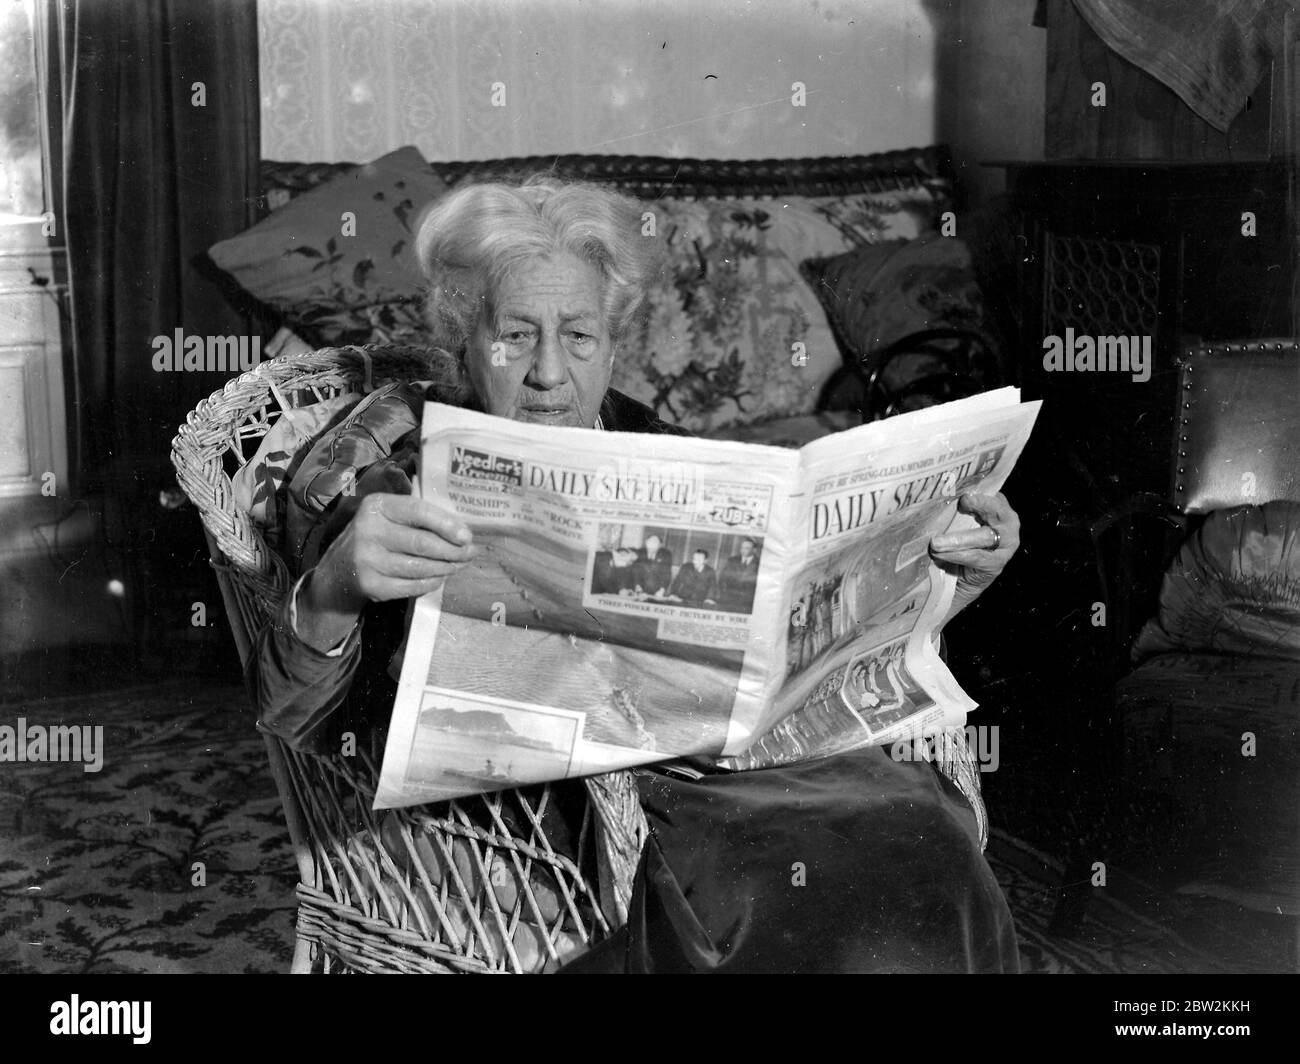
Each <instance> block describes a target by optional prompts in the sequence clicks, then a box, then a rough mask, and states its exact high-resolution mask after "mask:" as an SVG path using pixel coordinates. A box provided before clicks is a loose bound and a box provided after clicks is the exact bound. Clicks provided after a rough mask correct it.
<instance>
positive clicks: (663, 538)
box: [585, 522, 763, 615]
mask: <svg viewBox="0 0 1300 1064" xmlns="http://www.w3.org/2000/svg"><path fill="white" fill-rule="evenodd" d="M762 549H763V537H762V536H757V535H736V534H734V533H726V532H718V531H714V530H710V529H704V528H684V529H679V528H672V527H661V526H652V525H642V524H632V523H628V522H618V523H613V522H602V523H600V524H598V525H597V526H596V549H595V551H594V552H593V554H592V557H591V573H590V579H589V583H588V587H589V589H590V597H589V598H588V599H587V601H586V603H585V604H586V605H589V606H592V605H608V606H610V607H611V608H620V607H622V606H623V605H625V604H626V602H628V601H631V602H646V603H651V604H653V605H659V606H673V607H681V608H685V609H694V610H701V609H703V610H719V611H722V612H725V613H732V614H745V615H748V614H749V613H750V612H751V611H752V610H753V608H754V590H755V588H756V587H757V586H758V569H759V564H760V561H761V556H762ZM620 600H622V601H620Z"/></svg>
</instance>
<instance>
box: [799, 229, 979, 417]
mask: <svg viewBox="0 0 1300 1064" xmlns="http://www.w3.org/2000/svg"><path fill="white" fill-rule="evenodd" d="M802 272H803V275H804V277H805V278H807V280H808V283H809V284H810V285H811V286H812V288H813V290H814V291H815V292H816V293H817V295H818V296H820V297H821V301H822V305H823V306H824V307H825V308H826V312H827V314H828V315H829V317H830V321H831V325H832V327H833V329H834V330H835V334H836V336H837V337H838V338H839V339H840V341H841V343H842V344H843V347H844V349H845V353H846V355H847V357H849V358H856V359H860V360H862V361H863V362H865V363H866V364H868V365H870V364H871V361H872V354H873V353H874V352H876V351H880V350H883V349H884V348H886V347H888V346H889V345H890V344H892V343H894V342H895V341H897V340H901V339H903V338H904V337H906V336H910V335H912V334H913V333H918V332H922V331H924V330H927V329H935V328H941V327H957V328H964V329H971V330H975V331H982V330H984V329H985V328H986V326H987V321H986V315H985V310H984V301H983V297H982V295H981V293H980V288H979V284H978V283H977V281H976V279H975V274H974V272H973V271H972V269H971V257H970V250H969V249H968V248H967V247H966V245H965V244H964V243H963V242H962V241H960V240H958V239H957V238H955V237H945V236H941V235H940V234H938V233H937V232H933V231H931V232H928V233H925V234H923V235H922V236H920V237H918V238H916V239H910V240H890V241H887V242H884V243H878V244H874V245H872V246H869V247H861V248H858V249H856V250H855V251H852V252H849V253H847V254H843V255H837V256H835V257H833V258H829V259H816V258H814V259H808V260H807V261H805V262H804V263H803V264H802ZM943 368H944V363H943V359H942V358H941V357H939V356H938V355H934V354H926V353H921V352H918V353H916V354H907V355H900V356H899V357H898V358H897V359H895V360H893V361H891V362H890V364H889V368H888V369H886V370H885V373H884V380H883V383H884V385H885V387H886V388H888V389H889V390H891V391H894V390H896V389H899V388H901V387H903V386H905V385H906V384H907V383H908V382H909V381H912V380H916V379H918V378H920V377H922V376H925V375H926V374H929V373H934V372H938V371H940V370H942V369H943Z"/></svg>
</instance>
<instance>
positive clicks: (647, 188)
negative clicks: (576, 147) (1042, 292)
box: [205, 147, 1002, 445]
mask: <svg viewBox="0 0 1300 1064" xmlns="http://www.w3.org/2000/svg"><path fill="white" fill-rule="evenodd" d="M542 171H545V172H552V173H556V174H559V175H561V176H565V177H569V178H576V179H580V180H585V181H591V182H595V183H598V184H602V185H606V186H612V187H614V188H617V189H619V190H620V191H622V192H624V193H626V194H629V195H632V196H634V197H636V198H638V199H640V200H641V201H643V203H644V204H645V207H646V210H645V212H644V213H643V216H642V217H643V223H644V225H643V232H646V233H647V234H649V233H654V234H655V235H657V236H660V237H661V238H663V239H664V241H665V243H666V245H667V248H668V265H667V268H666V270H665V275H664V277H663V278H662V280H661V282H660V283H659V284H658V285H656V286H655V287H654V289H653V291H652V292H651V295H650V299H649V308H648V314H647V315H646V320H645V321H644V323H643V325H642V326H641V331H640V333H639V334H638V335H636V336H635V337H633V341H632V342H631V343H630V344H629V345H628V347H627V349H626V353H625V354H624V356H623V357H621V358H620V360H619V362H618V363H617V365H616V367H615V372H614V378H613V380H612V385H613V387H615V388H618V389H619V390H620V391H623V392H625V393H626V394H628V395H631V396H632V397H633V398H636V399H639V400H641V401H643V402H646V403H648V404H649V405H650V406H651V407H652V408H654V409H655V410H656V412H657V413H659V414H660V415H661V416H663V417H664V418H665V419H667V420H670V421H673V422H675V423H677V424H680V425H682V426H684V427H686V428H688V429H690V430H692V431H695V432H697V433H700V434H703V435H708V436H713V437H718V438H730V439H745V440H752V441H755V442H765V443H775V444H786V445H798V444H802V443H804V442H807V441H808V440H810V439H813V438H816V437H817V436H819V435H823V434H825V433H827V432H831V431H835V430H837V429H842V428H845V427H847V426H849V425H850V424H856V423H858V422H860V421H861V420H863V419H864V418H873V417H878V416H883V414H884V413H886V412H888V413H893V412H897V411H898V410H903V409H911V408H914V407H916V406H923V405H928V404H929V403H933V402H940V401H944V400H947V399H950V398H956V397H959V396H961V395H966V394H972V393H973V392H976V391H980V390H984V389H987V388H990V387H994V386H996V385H998V384H1000V383H1002V380H1001V378H1002V374H1001V367H1000V352H999V348H998V344H997V342H996V340H995V338H994V336H993V330H992V329H991V328H990V326H989V324H988V320H987V318H988V316H987V315H986V313H985V309H984V302H983V300H982V298H981V295H980V291H979V286H978V284H977V283H976V280H975V276H974V273H973V271H972V265H971V257H970V251H969V250H968V248H967V246H966V244H965V243H963V241H962V240H961V239H960V238H958V237H956V236H954V235H950V234H951V233H952V230H953V223H952V220H951V219H952V218H953V217H954V216H953V215H949V214H946V213H945V212H949V211H951V210H952V209H953V206H954V205H953V196H952V181H951V177H950V173H949V164H948V156H947V152H946V150H944V149H943V148H939V147H930V148H924V149H912V150H907V151H898V152H889V153H881V154H876V155H866V156H856V157H828V158H812V159H775V160H774V159H766V160H750V161H730V160H696V159H666V158H655V157H639V156H558V157H533V158H519V159H501V160H488V161H484V162H453V163H430V162H427V161H426V160H425V159H424V158H423V156H421V154H420V153H419V151H418V150H417V149H415V148H413V147H405V148H401V149H399V150H397V151H394V152H390V153H389V154H387V155H385V156H383V157H382V158H380V159H377V160H374V161H373V162H370V163H367V164H364V165H357V164H351V163H282V162H272V161H267V162H264V163H263V164H262V168H261V172H262V180H263V189H262V206H263V215H264V216H263V218H262V220H261V221H259V222H258V223H257V225H255V226H254V227H252V228H251V229H249V230H247V231H246V232H244V233H240V234H237V235H234V236H232V237H231V238H230V239H227V240H224V241H222V242H221V243H219V244H217V245H215V246H214V247H213V248H211V249H210V252H209V258H208V261H207V262H206V264H205V268H206V269H207V270H208V272H209V273H210V274H211V275H212V276H214V277H215V278H217V279H218V280H219V282H220V283H221V284H223V286H225V287H226V289H227V291H228V292H229V294H230V296H231V298H232V299H233V300H234V301H236V302H237V303H239V304H240V305H241V306H243V307H244V309H246V310H248V311H249V312H250V313H251V314H252V315H253V316H254V317H255V319H256V320H257V321H258V322H259V323H261V325H262V328H263V333H264V335H271V334H272V333H274V334H275V335H274V337H273V339H272V340H271V341H270V342H269V343H267V344H265V345H264V352H263V353H264V355H265V356H273V355H275V354H278V353H282V352H285V351H296V352H301V351H305V350H310V349H315V348H321V347H333V346H339V345H344V344H364V343H396V344H413V345H416V346H419V345H420V344H421V343H422V341H423V339H424V337H425V326H424V319H423V311H422V300H423V289H422V281H421V277H420V273H419V270H418V268H417V266H416V263H415V258H414V254H413V249H412V242H413V237H414V232H415V230H416V229H417V228H418V221H419V216H420V213H421V211H422V210H423V209H424V208H425V207H426V206H427V205H428V204H430V203H432V202H433V201H434V200H436V199H437V197H438V196H439V195H441V194H442V193H443V192H445V191H446V190H448V189H451V188H454V187H456V186H458V185H460V184H463V183H465V182H469V181H475V180H485V179H492V178H505V179H510V178H520V177H523V176H526V175H529V174H534V173H537V172H542ZM944 220H947V224H943V222H944ZM941 230H942V231H941ZM913 338H915V339H913Z"/></svg>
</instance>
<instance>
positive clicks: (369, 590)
mask: <svg viewBox="0 0 1300 1064" xmlns="http://www.w3.org/2000/svg"><path fill="white" fill-rule="evenodd" d="M481 552H482V548H481V547H477V546H475V545H474V542H473V535H472V533H471V532H470V530H469V529H468V528H467V527H466V526H465V524H464V523H463V522H462V521H461V520H460V519H459V518H458V517H456V515H455V514H453V513H451V512H450V511H448V510H445V509H443V508H442V507H441V506H438V505H436V504H435V503H433V502H430V501H429V500H427V499H421V498H416V497H415V496H412V495H405V494H394V493H389V492H374V493H371V494H367V495H365V496H364V497H363V498H361V499H359V500H358V504H357V507H356V512H355V513H354V514H353V516H352V518H351V520H349V521H348V522H347V524H346V525H345V527H344V528H343V530H342V531H341V532H340V533H339V534H338V536H337V538H335V540H334V542H333V543H331V544H330V546H329V549H328V550H326V551H325V553H324V555H322V556H321V559H320V561H319V562H318V563H317V565H316V567H315V568H314V569H313V570H312V571H311V575H310V576H309V577H308V579H307V580H306V581H304V584H303V587H302V590H301V592H300V594H299V599H298V633H299V636H300V638H302V639H303V640H304V641H305V642H306V643H307V644H308V645H310V646H314V647H316V648H317V649H320V650H327V649H329V648H330V647H333V646H335V645H336V644H338V643H339V642H340V641H341V640H342V639H343V638H344V637H346V636H347V634H348V633H349V632H350V631H351V630H352V628H353V627H354V626H355V624H356V622H357V618H358V617H360V615H361V610H362V608H363V607H364V606H365V604H366V603H367V602H385V601H388V600H390V599H405V598H415V597H418V596H420V595H425V594H428V593H429V592H430V591H434V590H436V589H437V588H439V587H441V586H442V582H443V581H444V580H446V579H447V577H448V576H450V575H451V574H452V573H454V572H456V571H457V570H458V569H460V568H461V567H463V566H464V565H466V564H467V563H468V562H470V561H472V560H473V559H474V558H476V557H478V555H479V554H480V553H481Z"/></svg>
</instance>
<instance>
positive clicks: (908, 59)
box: [258, 0, 935, 161]
mask: <svg viewBox="0 0 1300 1064" xmlns="http://www.w3.org/2000/svg"><path fill="white" fill-rule="evenodd" d="M258 20H259V37H260V50H261V84H262V90H261V91H262V155H263V157H264V158H268V159H281V160H298V161H338V160H348V161H364V160H367V159H372V158H375V157H376V156H378V155H381V154H383V153H384V152H386V151H389V150H391V149H393V148H396V147H399V146H400V145H403V144H415V145H416V146H417V147H419V148H420V150H421V151H422V152H423V153H424V155H425V156H426V157H427V158H429V159H432V160H456V159H489V158H498V157H501V156H509V155H528V154H547V153H552V152H554V153H560V152H591V153H609V154H652V155H670V156H706V157H715V158H747V157H748V158H753V157H762V156H769V155H770V156H799V155H831V154H846V153H858V152H872V151H888V150H892V149H895V148H904V147H909V146H912V145H921V144H928V143H931V142H932V141H933V139H934V130H933V110H934V105H933V99H932V96H933V87H934V76H933V71H934V48H935V39H934V30H933V26H932V24H931V21H930V18H929V16H928V15H927V14H926V13H925V0H852V2H849V0H810V2H809V3H806V4H789V3H785V4H782V3H780V2H779V0H751V2H748V3H747V2H744V0H725V2H720V3H719V2H714V3H709V4H704V5H701V4H697V3H691V2H690V0H655V2H653V3H649V4H647V3H643V2H642V3H638V2H637V0H607V2H603V3H579V2H577V0H514V2H508V0H475V2H472V3H471V2H469V0H259V2H258ZM709 75H714V76H713V77H709ZM795 81H801V82H803V83H804V84H805V85H806V87H807V93H808V95H807V106H805V107H795V106H792V103H791V85H792V83H793V82H795ZM494 82H500V83H503V84H504V86H505V103H506V106H504V107H494V106H493V103H492V93H493V83H494Z"/></svg>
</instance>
